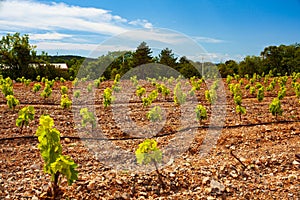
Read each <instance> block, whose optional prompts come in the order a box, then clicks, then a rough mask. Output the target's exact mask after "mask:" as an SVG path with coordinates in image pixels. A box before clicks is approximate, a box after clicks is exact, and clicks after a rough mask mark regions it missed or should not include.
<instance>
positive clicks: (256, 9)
mask: <svg viewBox="0 0 300 200" xmlns="http://www.w3.org/2000/svg"><path fill="white" fill-rule="evenodd" d="M15 32H20V33H21V34H28V35H29V38H30V43H31V44H32V45H35V46H36V50H37V51H38V53H39V52H41V51H45V52H48V54H50V55H67V54H68V55H70V54H71V55H81V56H92V55H93V56H100V54H106V53H107V51H118V50H135V49H136V47H137V46H138V44H139V43H141V42H142V41H146V42H147V44H148V45H149V47H150V48H153V49H154V52H155V51H157V52H158V51H159V50H161V49H163V48H167V47H168V48H170V49H172V50H174V53H175V54H176V55H178V56H187V57H188V58H191V59H194V60H202V59H204V60H208V61H213V62H225V61H226V60H230V59H233V60H236V61H241V60H243V58H244V57H245V56H247V55H250V56H252V55H255V56H259V54H260V52H261V51H263V49H264V48H265V47H267V46H271V45H281V44H284V45H290V44H294V43H299V42H300V0H286V1H284V0H185V1H183V0H151V1H150V0H97V1H95V0H93V1H91V0H82V1H79V0H73V1H70V0H62V1H59V0H54V1H46V0H2V1H1V0H0V36H4V35H6V34H7V33H15ZM195 44H196V46H197V45H198V46H199V48H197V47H196V46H195ZM96 50H97V51H96ZM95 52H97V53H95Z"/></svg>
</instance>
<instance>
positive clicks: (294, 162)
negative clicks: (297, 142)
mask: <svg viewBox="0 0 300 200" xmlns="http://www.w3.org/2000/svg"><path fill="white" fill-rule="evenodd" d="M292 164H293V165H300V162H298V161H297V160H294V161H293V163H292Z"/></svg>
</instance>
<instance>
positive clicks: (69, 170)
mask: <svg viewBox="0 0 300 200" xmlns="http://www.w3.org/2000/svg"><path fill="white" fill-rule="evenodd" d="M53 126H54V121H53V119H52V118H51V117H50V116H49V115H42V116H41V117H40V121H39V127H38V129H37V131H36V135H37V137H38V141H39V144H38V148H39V149H40V152H41V156H42V158H43V160H44V172H45V173H47V174H50V176H51V186H52V188H51V189H52V195H53V197H54V198H55V197H56V195H57V192H58V189H59V183H60V179H61V176H64V177H65V178H66V179H67V182H68V184H69V185H71V184H72V183H73V182H74V181H75V180H77V178H78V172H77V171H76V168H77V164H76V163H75V162H74V161H73V160H72V159H71V158H70V157H69V156H65V155H62V146H61V143H60V132H59V131H58V130H57V129H56V128H53Z"/></svg>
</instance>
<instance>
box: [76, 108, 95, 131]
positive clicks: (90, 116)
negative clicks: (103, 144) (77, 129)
mask: <svg viewBox="0 0 300 200" xmlns="http://www.w3.org/2000/svg"><path fill="white" fill-rule="evenodd" d="M80 116H81V125H82V127H86V125H87V124H88V123H89V124H91V126H92V131H94V130H95V128H96V126H97V123H96V117H95V115H94V113H93V112H90V111H89V110H88V109H87V108H81V109H80Z"/></svg>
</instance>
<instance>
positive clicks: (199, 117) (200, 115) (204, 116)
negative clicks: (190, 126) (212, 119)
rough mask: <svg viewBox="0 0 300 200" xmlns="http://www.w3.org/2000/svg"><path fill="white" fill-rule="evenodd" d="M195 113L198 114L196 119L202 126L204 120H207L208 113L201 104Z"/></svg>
mask: <svg viewBox="0 0 300 200" xmlns="http://www.w3.org/2000/svg"><path fill="white" fill-rule="evenodd" d="M195 112H196V119H197V120H198V121H200V124H201V122H202V120H205V119H207V111H206V108H205V107H204V106H203V105H201V104H199V105H197V106H196V109H195Z"/></svg>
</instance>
